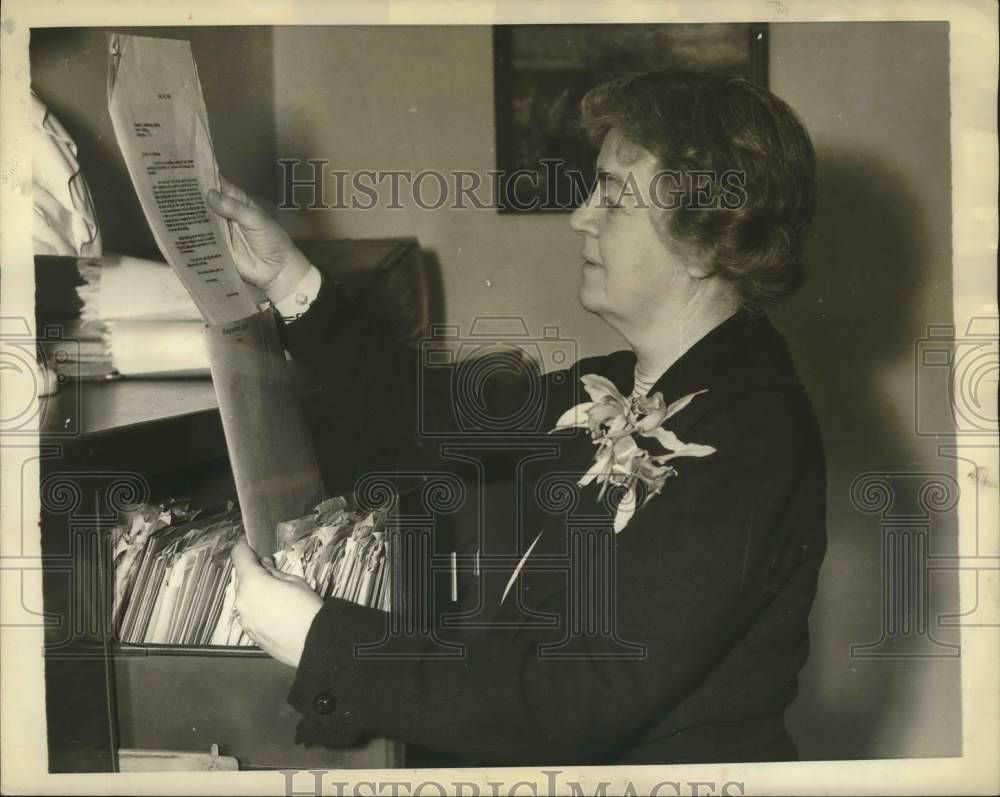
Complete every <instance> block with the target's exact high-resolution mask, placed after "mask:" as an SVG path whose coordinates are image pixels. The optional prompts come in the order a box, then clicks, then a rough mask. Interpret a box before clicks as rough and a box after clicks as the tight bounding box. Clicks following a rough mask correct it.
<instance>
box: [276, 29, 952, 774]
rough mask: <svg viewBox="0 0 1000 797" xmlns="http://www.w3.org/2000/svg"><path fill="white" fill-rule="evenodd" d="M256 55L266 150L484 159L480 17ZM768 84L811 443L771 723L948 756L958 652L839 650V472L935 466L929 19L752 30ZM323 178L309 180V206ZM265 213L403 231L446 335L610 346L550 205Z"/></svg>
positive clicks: (936, 177) (868, 576) (935, 234)
mask: <svg viewBox="0 0 1000 797" xmlns="http://www.w3.org/2000/svg"><path fill="white" fill-rule="evenodd" d="M274 52H275V86H276V91H275V108H276V125H277V137H278V152H279V153H280V155H281V156H282V157H291V158H314V159H323V160H328V161H329V162H330V163H329V166H328V167H327V168H329V169H343V170H347V171H355V170H359V169H412V170H413V171H414V172H417V171H420V170H422V169H438V170H443V171H448V170H454V169H467V170H474V171H478V172H480V173H483V172H485V171H487V170H489V169H493V168H495V164H496V160H495V151H494V106H493V73H492V50H491V37H490V30H489V29H488V28H485V27H484V28H440V27H424V28H381V29H372V28H347V29H345V28H340V29H331V28H328V29H321V28H279V29H277V30H276V32H275V39H274ZM770 80H771V86H772V88H773V90H774V91H775V92H776V93H777V94H779V95H780V96H782V97H784V98H785V99H786V100H787V101H788V102H789V103H790V104H791V105H792V106H793V107H794V108H795V109H797V111H798V112H799V113H800V115H801V116H802V118H803V120H804V121H805V123H806V125H807V127H808V128H809V129H810V131H811V133H812V135H813V138H814V141H815V145H816V149H817V154H818V160H819V182H820V189H819V194H820V196H819V209H818V213H817V219H816V223H815V225H814V232H813V235H812V238H811V243H810V246H809V250H808V253H809V260H810V263H811V271H812V275H811V279H810V282H809V284H808V285H807V287H806V288H805V289H804V290H803V291H802V293H801V294H799V295H798V296H796V297H795V298H794V299H793V300H791V301H789V302H788V303H787V304H786V305H785V306H783V307H782V308H781V309H780V310H779V311H777V312H776V313H775V314H774V316H775V320H776V322H777V323H778V325H779V326H780V328H781V329H782V330H783V331H784V332H785V333H786V336H787V337H788V339H789V343H790V345H791V348H792V350H793V354H794V355H795V358H796V362H797V363H798V366H799V370H800V372H801V375H802V378H803V381H804V382H805V384H806V386H807V389H808V390H809V392H810V394H811V396H812V398H813V401H814V403H815V405H816V408H817V412H818V414H819V417H820V422H821V425H822V427H823V431H824V436H825V440H826V446H827V450H828V459H829V510H828V527H829V536H830V546H829V554H828V557H827V560H826V562H825V564H824V568H823V572H822V576H821V585H820V591H819V595H818V597H817V602H816V605H815V609H814V611H813V616H812V628H813V637H812V655H811V658H810V661H809V663H808V665H807V667H806V669H805V671H804V672H803V675H802V679H801V691H800V697H799V699H798V700H797V702H796V703H795V704H794V706H793V708H792V711H791V712H790V725H791V729H792V732H793V734H794V736H795V738H796V740H797V741H798V744H799V747H800V752H801V754H802V755H803V757H807V758H856V757H860V758H864V757H901V756H906V757H910V756H913V757H920V756H934V755H949V754H957V753H958V752H959V750H960V747H961V707H960V694H959V683H960V680H959V679H960V672H959V661H958V659H957V658H954V657H952V658H924V657H919V656H918V657H906V658H870V657H865V658H859V657H852V656H851V649H850V646H851V645H852V644H863V643H866V642H872V641H875V640H877V639H878V638H879V635H880V623H881V612H882V606H881V590H882V580H881V574H882V563H881V559H880V550H881V540H882V535H881V526H880V519H879V517H877V516H873V515H870V514H865V513H863V512H861V511H859V510H858V509H856V508H855V506H854V505H853V504H852V503H851V501H850V485H851V483H852V482H853V481H854V479H855V478H856V477H858V476H860V475H861V474H863V473H865V472H868V471H884V472H886V473H893V472H896V471H899V472H910V471H914V470H921V471H930V472H937V471H941V472H944V473H946V474H947V473H952V474H953V473H954V470H955V469H954V465H953V464H952V463H951V462H950V461H947V460H942V459H941V458H939V457H938V456H937V454H936V450H937V449H936V441H934V440H930V441H928V440H927V439H924V438H918V437H917V436H916V435H915V434H914V432H913V426H914V422H913V403H914V401H913V379H914V368H913V363H914V359H913V357H914V354H913V351H914V342H915V341H916V340H917V339H918V338H920V337H921V336H922V335H923V334H924V330H925V329H926V326H927V325H928V324H931V323H937V324H947V323H950V322H951V318H952V308H951V255H950V234H951V232H950V231H951V218H950V193H949V190H950V155H949V104H948V99H949V98H948V30H947V26H946V25H944V24H922V23H919V24H900V23H871V24H797V25H791V24H786V25H780V24H779V25H772V33H771V48H770ZM307 174H308V173H307V172H299V173H298V176H306V175H307ZM331 191H332V182H328V184H327V190H326V192H325V199H326V200H327V201H328V202H332V194H331ZM283 221H284V222H285V223H286V225H287V226H288V227H289V229H292V230H294V231H295V232H296V233H297V234H301V235H308V236H315V237H326V236H348V237H371V236H375V237H378V236H385V235H416V236H417V237H418V238H419V240H420V243H421V245H422V246H423V247H424V248H425V249H426V250H428V251H429V252H430V253H431V254H432V255H433V256H434V257H435V258H436V260H437V263H438V265H439V268H440V276H441V281H442V284H443V288H444V319H445V320H447V322H448V323H451V324H457V325H459V326H460V327H461V329H462V330H463V331H465V332H467V331H468V330H469V328H470V325H471V323H472V321H473V320H474V319H475V318H477V317H479V316H521V317H523V318H524V319H525V321H526V323H527V326H528V328H529V330H530V331H532V332H533V333H535V334H538V332H539V331H540V330H541V328H542V327H543V326H544V325H551V324H555V325H558V327H559V329H560V331H561V334H562V335H563V336H564V337H569V338H573V339H575V340H576V341H577V344H578V348H579V352H580V354H581V355H585V354H594V353H600V352H604V351H609V350H612V349H616V348H622V346H623V345H624V344H623V342H622V341H621V339H620V338H619V337H618V336H617V335H616V333H614V332H613V331H612V330H610V329H609V328H608V327H606V326H605V325H604V324H603V323H602V322H600V321H599V320H598V319H596V318H594V317H592V316H590V315H588V314H587V313H586V312H584V311H583V310H582V309H581V308H580V306H579V305H578V303H577V300H576V286H577V282H578V279H579V259H580V258H579V251H580V241H579V239H578V237H577V236H576V235H575V234H574V233H573V232H572V231H571V230H570V229H569V226H568V215H567V214H536V215H518V216H506V215H503V216H502V215H498V214H496V213H495V212H493V211H487V210H464V211H460V210H452V211H446V210H438V211H433V212H432V211H426V210H422V209H420V208H419V207H416V206H414V205H413V204H412V203H411V204H409V206H408V207H406V208H404V209H402V210H386V209H381V210H369V211H360V210H325V211H322V210H302V211H299V212H293V211H288V212H285V213H283ZM946 409H947V408H946V407H945V406H943V405H942V407H941V408H940V412H939V417H938V419H937V420H938V421H939V422H940V423H941V424H944V425H945V426H947V424H948V420H947V411H946ZM955 536H956V525H955V519H954V516H953V515H950V516H944V517H938V518H935V519H934V525H933V528H932V546H933V547H934V550H935V551H936V552H947V551H950V550H953V549H954V545H955ZM933 586H934V590H935V591H934V593H933V598H934V600H933V603H934V608H935V610H937V611H946V610H954V608H955V606H956V605H957V589H956V588H955V585H954V580H951V581H949V580H948V579H946V578H945V579H942V578H940V577H938V578H936V579H935V581H934V585H933ZM935 633H936V634H937V636H938V637H939V638H942V639H948V640H952V641H953V640H954V638H955V634H954V633H951V634H947V633H945V632H943V631H941V630H937V631H936V632H935ZM935 650H936V648H935Z"/></svg>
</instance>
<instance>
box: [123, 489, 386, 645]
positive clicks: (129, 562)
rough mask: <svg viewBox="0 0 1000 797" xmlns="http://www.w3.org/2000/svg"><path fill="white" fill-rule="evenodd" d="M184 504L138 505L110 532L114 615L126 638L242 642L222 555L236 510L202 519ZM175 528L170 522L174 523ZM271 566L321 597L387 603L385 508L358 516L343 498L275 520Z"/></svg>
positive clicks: (236, 534)
mask: <svg viewBox="0 0 1000 797" xmlns="http://www.w3.org/2000/svg"><path fill="white" fill-rule="evenodd" d="M194 515H195V513H193V512H191V511H190V509H189V507H188V505H187V504H186V503H183V502H174V503H171V504H169V505H166V506H149V505H147V506H141V507H139V508H138V509H137V510H135V511H134V512H130V513H128V514H127V515H123V516H122V518H121V519H120V523H119V525H118V526H117V527H115V529H114V530H113V533H114V546H115V547H114V565H115V567H114V579H115V580H114V600H113V619H114V623H115V627H116V628H117V629H118V638H119V639H120V640H121V641H122V642H127V643H131V644H164V645H196V646H202V645H210V646H227V647H230V646H249V645H252V644H253V641H252V640H251V639H250V637H249V636H247V634H246V633H245V632H244V631H243V629H242V627H241V626H240V624H239V620H238V618H237V616H236V614H235V612H234V602H235V598H236V593H235V573H234V571H233V568H232V562H231V560H230V557H229V554H230V551H231V550H232V547H233V545H234V544H235V543H236V541H237V540H239V539H240V538H241V537H242V536H243V525H242V522H241V519H240V514H239V512H238V511H237V510H233V509H232V508H228V509H227V510H226V511H224V512H222V513H219V514H215V515H213V516H210V517H207V518H199V519H192V518H193V517H194ZM178 522H179V523H180V525H176V524H177V523H178ZM278 539H279V543H280V545H281V548H280V549H279V550H278V551H277V552H276V553H275V555H274V563H275V567H277V569H279V570H281V571H282V572H284V573H291V574H293V575H297V576H299V577H301V578H302V579H304V580H305V581H306V583H307V584H308V585H309V586H310V588H312V589H313V590H315V591H316V593H317V594H319V595H320V596H321V597H323V598H326V597H330V596H332V597H337V598H342V599H344V600H348V601H352V602H353V603H358V604H360V605H362V606H372V607H375V608H378V609H381V610H382V611H388V610H389V598H390V589H389V567H388V558H387V544H386V540H385V513H383V512H371V513H359V512H354V511H351V510H350V509H348V507H347V502H346V501H345V500H344V499H343V498H332V499H329V500H328V501H324V502H323V503H321V504H320V505H319V506H318V507H316V509H315V510H314V511H313V512H312V513H310V514H309V515H307V516H305V517H302V518H298V519H295V520H291V521H288V522H285V523H281V524H279V526H278Z"/></svg>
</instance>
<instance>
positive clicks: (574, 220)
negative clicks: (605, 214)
mask: <svg viewBox="0 0 1000 797" xmlns="http://www.w3.org/2000/svg"><path fill="white" fill-rule="evenodd" d="M598 212H599V211H598V210H597V208H596V203H595V202H594V195H593V194H591V195H590V196H589V197H587V199H586V201H585V202H584V203H583V204H582V205H580V207H578V208H577V209H576V210H574V211H573V213H572V214H571V215H570V217H569V226H570V227H571V228H572V229H573V230H574V231H575V232H578V233H580V234H582V235H597V213H598Z"/></svg>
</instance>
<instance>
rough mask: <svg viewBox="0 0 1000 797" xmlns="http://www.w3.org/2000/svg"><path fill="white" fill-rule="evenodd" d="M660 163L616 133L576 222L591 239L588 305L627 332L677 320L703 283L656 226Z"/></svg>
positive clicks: (583, 289)
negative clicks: (654, 196) (652, 192)
mask: <svg viewBox="0 0 1000 797" xmlns="http://www.w3.org/2000/svg"><path fill="white" fill-rule="evenodd" d="M659 168H660V166H659V164H658V163H657V160H656V157H655V156H654V155H653V154H652V153H651V152H649V151H648V150H646V149H644V148H643V147H640V146H638V145H637V144H633V143H631V142H629V141H628V140H626V139H625V138H623V137H622V135H621V134H620V133H619V132H618V131H617V130H611V131H610V132H609V133H608V134H607V135H606V136H605V138H604V142H603V144H602V146H601V152H600V155H599V156H598V158H597V175H598V177H597V186H596V187H595V189H594V190H593V192H592V193H591V195H590V197H589V198H588V199H587V201H586V202H585V203H584V204H583V205H581V206H580V207H579V208H577V209H576V210H575V211H574V212H573V215H572V217H571V218H570V226H571V227H572V228H573V229H574V230H575V231H576V232H578V233H580V234H581V235H582V236H583V252H582V254H583V261H584V262H583V274H582V281H581V284H580V303H581V304H582V305H583V307H584V308H585V309H587V310H589V311H590V312H592V313H596V314H597V315H599V316H601V317H602V318H603V319H604V320H605V321H607V322H608V323H610V324H611V325H612V326H613V327H615V328H616V329H619V330H627V329H629V328H636V327H642V326H644V325H646V324H650V323H655V322H657V321H661V320H664V318H665V317H667V318H669V316H670V315H671V313H672V312H673V311H674V310H679V309H680V308H681V307H683V306H684V304H685V303H686V301H687V300H688V298H689V297H690V295H691V291H692V290H693V288H694V284H695V280H694V279H693V277H692V276H691V275H689V274H688V270H687V269H686V268H685V267H684V265H683V264H682V262H681V260H680V258H679V257H678V255H677V254H676V253H675V252H673V251H671V250H670V249H669V248H668V247H667V244H666V242H665V241H664V238H663V236H662V235H661V234H660V233H659V232H658V231H657V228H656V226H655V224H654V219H655V218H656V214H662V213H663V212H664V211H663V209H662V203H661V205H660V207H658V206H657V205H656V204H654V203H653V202H652V201H651V198H650V187H651V186H655V181H654V175H655V174H656V172H657V171H658V170H659Z"/></svg>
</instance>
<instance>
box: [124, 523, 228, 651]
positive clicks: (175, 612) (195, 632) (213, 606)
mask: <svg viewBox="0 0 1000 797" xmlns="http://www.w3.org/2000/svg"><path fill="white" fill-rule="evenodd" d="M161 518H162V516H161ZM242 534H243V525H242V522H241V521H240V515H239V512H238V511H235V510H229V511H226V512H223V513H222V514H220V515H216V516H214V517H210V518H206V519H204V520H195V521H193V522H191V523H187V524H184V525H181V526H167V525H160V524H157V523H154V526H153V527H152V528H151V529H150V530H149V532H148V533H147V534H146V535H145V537H144V538H140V537H139V536H137V537H136V539H135V541H134V542H133V543H132V545H133V546H136V545H137V546H139V550H138V551H137V552H136V553H135V554H134V555H133V563H132V569H134V571H135V573H134V576H131V577H129V578H123V579H122V581H123V582H124V583H123V586H124V588H125V590H126V592H127V594H126V595H125V597H123V599H122V600H121V601H119V602H116V606H117V607H118V613H119V615H120V621H119V626H118V637H119V639H121V641H123V642H131V643H135V644H140V643H150V644H166V645H205V644H208V643H209V642H210V640H211V639H212V638H213V636H214V634H215V631H216V628H217V626H219V625H220V624H221V620H222V618H223V602H224V598H225V592H226V587H227V585H228V584H229V581H230V576H231V571H232V562H231V560H230V558H229V552H230V550H231V549H232V547H233V545H234V544H235V543H236V541H237V540H238V539H239V538H240V536H241V535H242ZM130 548H131V546H129V547H128V548H126V550H125V552H124V553H123V555H122V557H121V564H119V562H118V561H116V570H115V576H116V587H117V586H118V572H119V567H120V566H122V565H124V563H125V559H126V557H127V556H128V555H129V553H130V552H131V551H130ZM227 619H228V618H227Z"/></svg>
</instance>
